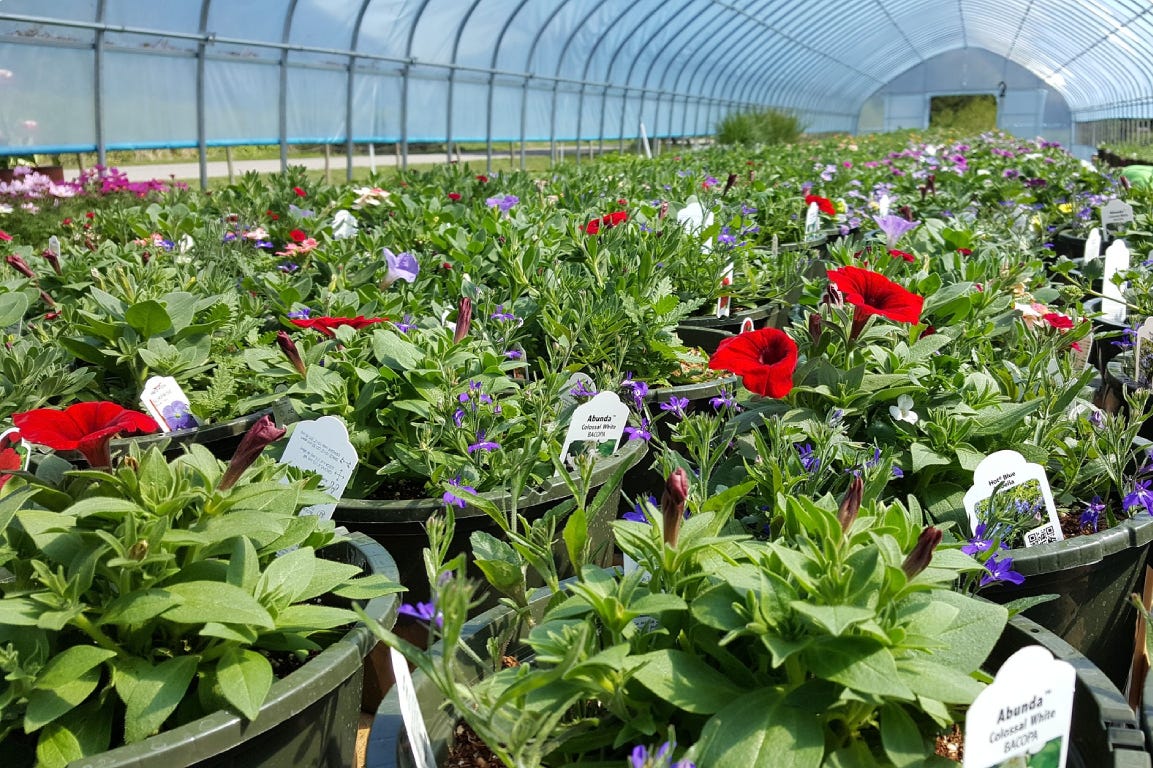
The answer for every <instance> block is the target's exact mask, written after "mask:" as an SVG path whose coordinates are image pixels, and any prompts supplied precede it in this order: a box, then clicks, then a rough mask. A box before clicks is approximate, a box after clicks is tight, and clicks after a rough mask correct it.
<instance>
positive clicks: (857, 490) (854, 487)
mask: <svg viewBox="0 0 1153 768" xmlns="http://www.w3.org/2000/svg"><path fill="white" fill-rule="evenodd" d="M864 493H865V481H864V480H862V479H861V476H860V475H854V476H853V481H852V482H851V483H849V490H847V491H845V498H843V499H841V506H840V508H839V509H838V510H837V520H838V521H839V522H840V523H841V530H842V531H845V532H848V530H849V528H850V527H852V525H853V521H854V520H856V519H857V513H858V512H860V511H861V497H862V496H863V495H864Z"/></svg>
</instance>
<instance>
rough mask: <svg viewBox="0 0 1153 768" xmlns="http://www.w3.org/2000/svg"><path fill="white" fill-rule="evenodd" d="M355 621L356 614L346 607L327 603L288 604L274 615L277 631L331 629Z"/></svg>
mask: <svg viewBox="0 0 1153 768" xmlns="http://www.w3.org/2000/svg"><path fill="white" fill-rule="evenodd" d="M354 621H356V614H355V613H353V612H352V611H350V610H348V609H347V608H333V607H331V606H327V605H308V604H305V605H290V606H288V607H287V608H285V609H284V610H283V611H281V612H280V613H278V614H277V615H276V629H277V631H279V632H311V631H313V630H317V629H333V628H335V627H342V626H344V625H345V624H351V623H352V622H354Z"/></svg>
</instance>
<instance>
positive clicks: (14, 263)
mask: <svg viewBox="0 0 1153 768" xmlns="http://www.w3.org/2000/svg"><path fill="white" fill-rule="evenodd" d="M4 260H5V261H6V262H8V266H10V267H12V269H14V270H16V271H17V272H19V273H20V274H22V275H24V277H26V278H28V279H29V280H35V279H36V273H35V272H33V271H32V268H31V267H29V266H28V263H27V262H26V261H24V259H22V258H20V257H19V256H17V255H16V254H14V253H10V254H8V255H7V256H6V257H4Z"/></svg>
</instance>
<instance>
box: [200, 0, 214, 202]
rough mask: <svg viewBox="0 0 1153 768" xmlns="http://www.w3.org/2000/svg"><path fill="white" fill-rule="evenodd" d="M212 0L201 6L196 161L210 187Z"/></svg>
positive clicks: (202, 179) (202, 182)
mask: <svg viewBox="0 0 1153 768" xmlns="http://www.w3.org/2000/svg"><path fill="white" fill-rule="evenodd" d="M211 2H212V0H204V3H203V4H202V5H201V6H200V39H199V40H198V41H197V42H196V161H197V165H198V166H199V173H200V188H201V189H202V190H205V189H208V119H207V110H206V109H205V101H206V100H207V96H206V92H205V82H204V78H205V66H206V64H205V59H206V57H207V55H208V43H209V42H210V39H209V37H208V7H209V5H210V4H211Z"/></svg>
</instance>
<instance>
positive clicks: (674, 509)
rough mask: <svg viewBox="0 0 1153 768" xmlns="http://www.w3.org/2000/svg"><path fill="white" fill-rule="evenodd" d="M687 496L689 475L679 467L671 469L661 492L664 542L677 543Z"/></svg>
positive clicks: (673, 545)
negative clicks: (671, 471)
mask: <svg viewBox="0 0 1153 768" xmlns="http://www.w3.org/2000/svg"><path fill="white" fill-rule="evenodd" d="M688 497H689V476H688V474H687V473H686V472H685V470H684V469H683V468H681V467H677V468H676V469H674V470H673V473H672V474H671V475H669V478H668V480H666V481H665V492H664V493H663V494H661V516H662V517H663V518H664V523H665V543H666V544H668V545H669V546H670V547H675V546H676V545H677V536H678V535H679V534H680V532H681V522H682V521H683V520H684V519H685V500H686V499H687V498H688Z"/></svg>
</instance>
